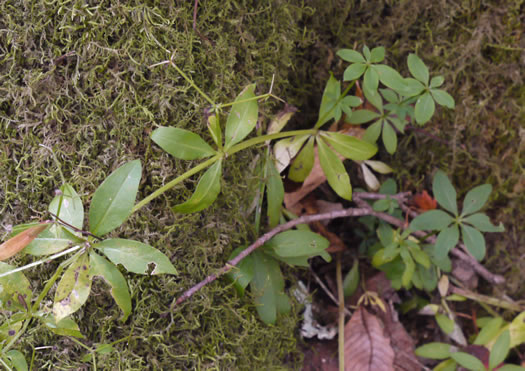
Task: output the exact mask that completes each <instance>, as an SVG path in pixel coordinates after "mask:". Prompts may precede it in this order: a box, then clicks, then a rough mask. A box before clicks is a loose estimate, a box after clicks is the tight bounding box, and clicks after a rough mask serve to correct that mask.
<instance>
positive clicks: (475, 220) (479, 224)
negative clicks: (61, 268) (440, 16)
mask: <svg viewBox="0 0 525 371" xmlns="http://www.w3.org/2000/svg"><path fill="white" fill-rule="evenodd" d="M463 221H464V222H465V223H469V224H471V225H472V226H473V227H474V228H476V229H478V230H479V231H481V232H503V231H505V227H504V226H503V224H502V223H499V225H498V226H495V225H494V224H492V223H491V222H490V219H489V217H488V216H487V215H485V214H482V213H476V214H472V215H469V216H467V217H466V218H465V219H463ZM26 249H27V247H26Z"/></svg>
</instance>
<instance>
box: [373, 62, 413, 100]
mask: <svg viewBox="0 0 525 371" xmlns="http://www.w3.org/2000/svg"><path fill="white" fill-rule="evenodd" d="M373 67H374V70H375V71H376V72H377V74H378V75H379V81H381V83H383V85H385V86H387V87H389V88H390V89H393V90H395V91H397V92H398V93H400V94H402V95H406V94H405V93H406V92H407V84H406V83H405V79H404V78H403V77H402V76H401V75H400V74H399V72H397V71H396V70H395V69H393V68H392V67H390V66H387V65H385V64H378V65H374V66H373Z"/></svg>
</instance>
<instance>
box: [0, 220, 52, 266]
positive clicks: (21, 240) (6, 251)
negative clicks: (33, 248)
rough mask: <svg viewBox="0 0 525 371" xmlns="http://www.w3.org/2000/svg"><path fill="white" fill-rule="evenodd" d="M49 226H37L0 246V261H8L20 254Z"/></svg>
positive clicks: (44, 224)
mask: <svg viewBox="0 0 525 371" xmlns="http://www.w3.org/2000/svg"><path fill="white" fill-rule="evenodd" d="M48 226H49V223H43V224H38V225H35V226H34V227H31V228H28V229H26V230H25V231H23V232H21V233H19V234H17V235H16V236H14V237H13V238H10V239H8V240H7V241H5V242H4V243H3V244H1V245H0V260H6V259H9V258H10V257H12V256H14V255H16V254H18V253H19V252H20V251H22V250H23V249H24V248H25V247H26V246H27V245H29V244H30V243H31V241H33V240H34V239H35V238H36V237H37V236H38V235H39V234H40V233H42V232H43V231H44V230H45V229H46V228H47V227H48Z"/></svg>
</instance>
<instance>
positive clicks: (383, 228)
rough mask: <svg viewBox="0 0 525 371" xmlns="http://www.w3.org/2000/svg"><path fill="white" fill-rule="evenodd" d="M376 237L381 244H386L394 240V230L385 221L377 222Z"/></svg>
mask: <svg viewBox="0 0 525 371" xmlns="http://www.w3.org/2000/svg"><path fill="white" fill-rule="evenodd" d="M377 237H378V238H379V241H381V244H382V245H383V246H385V247H386V246H388V245H390V244H391V243H393V242H394V230H393V229H392V227H390V225H388V224H386V223H381V224H379V227H378V228H377Z"/></svg>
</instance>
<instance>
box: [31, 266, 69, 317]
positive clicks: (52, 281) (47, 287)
mask: <svg viewBox="0 0 525 371" xmlns="http://www.w3.org/2000/svg"><path fill="white" fill-rule="evenodd" d="M63 270H64V266H63V265H62V264H60V265H59V266H58V268H57V270H56V271H55V273H54V274H53V276H52V277H51V278H50V279H49V281H47V283H46V285H45V286H44V289H43V290H42V292H41V293H40V295H38V298H37V299H36V300H35V303H34V304H33V306H32V307H31V311H32V312H36V311H37V310H38V308H39V307H40V303H41V302H42V300H44V298H45V297H46V295H47V293H48V292H49V290H51V287H53V285H54V284H55V282H56V280H57V279H58V277H59V276H60V275H61V274H62V271H63Z"/></svg>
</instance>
